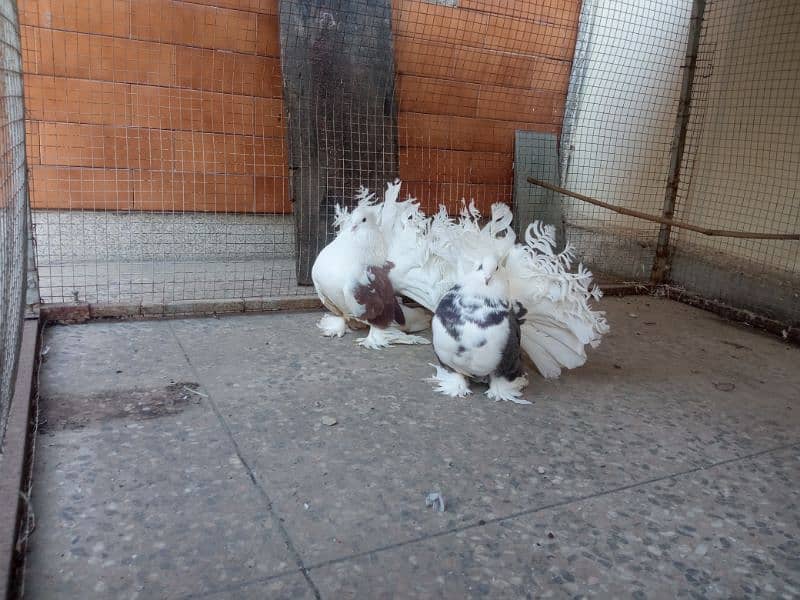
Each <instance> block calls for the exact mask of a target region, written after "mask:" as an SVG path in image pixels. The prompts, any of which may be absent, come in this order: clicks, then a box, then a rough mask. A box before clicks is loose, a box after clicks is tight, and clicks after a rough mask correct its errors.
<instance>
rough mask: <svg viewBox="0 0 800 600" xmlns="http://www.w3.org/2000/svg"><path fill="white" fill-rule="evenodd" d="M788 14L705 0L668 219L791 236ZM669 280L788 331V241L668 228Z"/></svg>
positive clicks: (794, 20)
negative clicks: (672, 208) (671, 212)
mask: <svg viewBox="0 0 800 600" xmlns="http://www.w3.org/2000/svg"><path fill="white" fill-rule="evenodd" d="M798 32H800V5H799V4H798V3H797V2H791V1H779V0H760V1H757V2H741V1H738V2H723V1H720V0H711V1H708V2H707V4H706V7H705V14H704V18H703V27H702V31H701V36H700V44H699V49H698V50H699V52H698V58H697V70H696V73H695V78H694V85H693V88H692V110H691V113H690V119H689V123H688V129H687V141H686V149H685V152H684V164H683V168H682V175H681V184H680V187H679V190H678V195H677V198H676V203H675V204H676V212H675V216H676V218H679V219H681V220H684V221H688V222H691V223H694V224H697V225H701V226H710V227H715V228H719V229H732V230H738V231H751V232H757V233H800V192H798V190H800V142H798V140H800V36H799V35H798ZM671 245H672V248H673V256H672V270H671V279H672V281H673V282H675V283H676V284H679V285H682V286H685V287H686V288H687V289H689V290H691V291H694V292H697V293H699V294H701V295H703V296H707V297H711V298H715V299H719V300H721V301H723V302H726V303H729V304H733V305H737V306H741V307H744V308H748V309H751V310H755V311H757V312H760V313H764V314H766V315H767V316H770V317H773V318H777V319H780V320H785V321H793V322H795V323H797V322H800V242H798V241H791V240H790V241H786V240H783V241H776V240H763V239H737V238H730V237H707V236H703V235H700V234H697V233H694V232H691V231H684V230H675V231H673V233H672V237H671Z"/></svg>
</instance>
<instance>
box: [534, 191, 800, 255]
mask: <svg viewBox="0 0 800 600" xmlns="http://www.w3.org/2000/svg"><path fill="white" fill-rule="evenodd" d="M528 183H531V184H533V185H538V186H540V187H543V188H545V189H548V190H552V191H554V192H558V193H559V194H564V195H565V196H569V197H570V198H575V199H576V200H582V201H583V202H588V203H589V204H594V205H595V206H599V207H601V208H607V209H608V210H611V211H614V212H615V213H619V214H621V215H628V216H629V217H636V218H637V219H644V220H645V221H652V222H653V223H661V224H662V225H669V226H670V227H678V228H679V229H688V230H689V231H696V232H697V233H702V234H703V235H709V236H713V237H733V238H744V239H749V240H797V241H800V233H757V232H754V231H728V230H726V229H706V228H705V227H698V226H697V225H690V224H689V223H682V222H680V221H675V220H673V219H666V218H664V217H658V216H655V215H648V214H647V213H643V212H639V211H638V210H631V209H629V208H622V207H620V206H614V205H613V204H609V203H607V202H603V201H602V200H598V199H597V198H591V197H590V196H584V195H583V194H579V193H577V192H571V191H570V190H568V189H566V188H562V187H561V186H558V185H554V184H552V183H548V182H546V181H542V180H540V179H536V178H535V177H528Z"/></svg>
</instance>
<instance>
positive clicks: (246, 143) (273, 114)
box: [19, 0, 291, 212]
mask: <svg viewBox="0 0 800 600" xmlns="http://www.w3.org/2000/svg"><path fill="white" fill-rule="evenodd" d="M212 4H213V6H212ZM277 6H278V3H277V0H214V1H213V2H203V1H201V0H193V1H192V2H182V1H173V0H24V1H21V2H20V3H19V10H20V21H21V24H22V45H23V58H24V68H25V101H26V117H27V119H26V124H27V134H28V162H29V166H30V172H31V199H32V203H33V206H34V207H35V208H69V209H113V210H131V209H132V210H157V211H167V212H171V211H235V212H289V211H291V204H290V203H289V198H288V183H287V172H286V159H285V149H284V141H283V138H284V134H283V106H282V101H281V93H282V92H281V78H280V60H279V58H278V57H279V44H278V40H279V38H278V17H277Z"/></svg>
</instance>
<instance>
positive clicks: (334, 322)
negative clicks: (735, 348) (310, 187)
mask: <svg viewBox="0 0 800 600" xmlns="http://www.w3.org/2000/svg"><path fill="white" fill-rule="evenodd" d="M397 187H398V188H399V183H398V184H397ZM371 199H372V197H371V196H368V195H366V194H362V197H361V198H360V201H359V204H358V206H357V207H356V208H355V209H353V210H352V211H348V210H345V209H341V208H339V207H337V215H336V225H337V227H338V228H339V233H338V234H337V236H336V238H335V239H334V240H333V241H332V242H331V243H330V244H328V245H327V246H326V247H325V248H323V250H322V252H320V254H319V256H318V257H317V260H316V261H315V262H314V266H313V268H312V270H311V278H312V280H313V281H314V287H315V288H316V290H317V294H318V295H319V297H320V300H321V301H322V303H323V305H324V306H325V307H326V308H327V309H328V310H330V311H331V313H332V314H330V315H328V314H326V315H324V316H323V317H322V319H321V320H320V322H319V323H318V327H319V328H320V329H321V330H322V333H323V335H325V336H328V337H333V336H336V337H341V336H343V335H344V334H345V333H346V332H347V330H348V323H352V322H353V321H355V322H358V323H364V324H367V325H369V334H368V335H367V336H366V337H365V338H361V339H359V340H357V342H358V343H359V344H360V345H361V346H364V347H366V348H385V347H386V346H389V345H391V344H429V343H430V342H429V341H428V340H426V339H425V338H423V337H419V336H415V335H409V334H408V333H407V332H409V331H412V332H413V331H419V330H421V329H425V328H427V327H428V323H429V318H427V316H426V314H425V312H424V311H422V310H421V309H415V308H411V307H408V306H405V305H403V304H402V303H401V301H400V299H399V298H398V295H397V293H396V292H395V289H394V286H393V284H392V280H391V272H392V269H394V266H395V265H394V263H392V262H391V261H389V260H387V257H386V253H387V248H386V240H385V239H384V233H383V231H382V230H381V228H380V226H379V223H378V220H379V218H380V207H379V206H376V205H374V204H372V203H371Z"/></svg>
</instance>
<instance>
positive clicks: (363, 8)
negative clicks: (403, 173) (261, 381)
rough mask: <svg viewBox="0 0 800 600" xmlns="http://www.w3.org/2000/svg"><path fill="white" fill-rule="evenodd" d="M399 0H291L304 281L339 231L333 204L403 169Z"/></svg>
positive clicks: (287, 8) (288, 17)
mask: <svg viewBox="0 0 800 600" xmlns="http://www.w3.org/2000/svg"><path fill="white" fill-rule="evenodd" d="M391 16H392V7H391V0H369V1H366V0H283V1H282V2H281V4H280V31H281V66H282V69H283V95H284V102H285V107H286V113H287V115H288V128H287V135H288V142H289V173H290V182H291V193H292V202H293V207H294V215H295V224H296V225H295V227H296V230H297V236H296V250H297V263H296V266H297V281H298V283H299V284H300V285H311V283H312V282H311V267H312V266H313V264H314V260H315V259H316V257H317V255H318V254H319V251H320V250H321V249H322V248H324V247H325V245H326V244H327V243H328V242H329V241H330V240H331V239H332V238H333V214H334V211H333V207H334V206H335V205H336V204H337V203H338V204H343V205H347V206H352V205H353V203H354V201H353V197H354V195H355V193H356V192H357V191H358V188H359V187H360V186H362V185H363V186H366V187H369V188H370V189H372V190H375V191H378V192H380V190H382V189H383V187H384V185H385V184H386V182H387V181H392V180H393V179H394V178H395V177H397V174H398V161H397V141H396V114H397V111H396V107H395V95H394V81H395V73H394V70H395V69H394V48H393V41H392V20H391Z"/></svg>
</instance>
